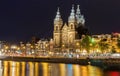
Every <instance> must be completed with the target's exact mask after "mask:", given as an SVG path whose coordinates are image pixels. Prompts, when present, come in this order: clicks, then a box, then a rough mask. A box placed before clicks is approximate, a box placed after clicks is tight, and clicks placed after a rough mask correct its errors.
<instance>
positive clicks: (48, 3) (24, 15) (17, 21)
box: [0, 0, 120, 42]
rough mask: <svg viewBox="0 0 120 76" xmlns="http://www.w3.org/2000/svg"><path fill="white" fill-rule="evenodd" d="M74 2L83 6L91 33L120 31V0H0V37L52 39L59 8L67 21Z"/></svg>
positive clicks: (82, 10) (5, 38)
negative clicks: (54, 20)
mask: <svg viewBox="0 0 120 76" xmlns="http://www.w3.org/2000/svg"><path fill="white" fill-rule="evenodd" d="M72 4H74V5H77V4H79V5H80V8H81V12H82V14H84V16H85V20H86V26H87V27H88V28H89V30H90V32H92V34H102V33H112V32H120V0H0V26H1V27H0V40H5V41H9V42H17V41H18V42H19V41H26V40H30V38H31V37H32V36H36V37H39V38H51V37H52V32H53V19H54V18H55V15H56V10H57V7H60V12H61V16H62V18H63V20H64V22H67V19H68V16H69V15H70V10H71V7H72ZM75 7H76V6H75Z"/></svg>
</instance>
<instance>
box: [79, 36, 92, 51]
mask: <svg viewBox="0 0 120 76" xmlns="http://www.w3.org/2000/svg"><path fill="white" fill-rule="evenodd" d="M90 43H91V37H90V36H88V35H86V36H85V37H84V38H83V39H82V41H81V46H82V48H84V49H85V50H86V51H87V52H88V53H89V52H90Z"/></svg>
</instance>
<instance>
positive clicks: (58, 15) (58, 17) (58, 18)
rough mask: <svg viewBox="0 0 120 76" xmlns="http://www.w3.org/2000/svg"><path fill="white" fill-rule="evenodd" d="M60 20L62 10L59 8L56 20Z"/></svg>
mask: <svg viewBox="0 0 120 76" xmlns="http://www.w3.org/2000/svg"><path fill="white" fill-rule="evenodd" d="M60 19H61V15H60V9H59V7H58V9H57V14H56V17H55V20H60Z"/></svg>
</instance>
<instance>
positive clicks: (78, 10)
mask: <svg viewBox="0 0 120 76" xmlns="http://www.w3.org/2000/svg"><path fill="white" fill-rule="evenodd" d="M80 14H81V13H80V5H77V11H76V15H80Z"/></svg>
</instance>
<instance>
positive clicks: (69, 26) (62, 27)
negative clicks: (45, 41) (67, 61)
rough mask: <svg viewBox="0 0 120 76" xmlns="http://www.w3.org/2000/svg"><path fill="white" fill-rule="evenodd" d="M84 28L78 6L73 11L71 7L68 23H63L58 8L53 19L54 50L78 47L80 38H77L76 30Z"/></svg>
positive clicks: (83, 20) (83, 21)
mask: <svg viewBox="0 0 120 76" xmlns="http://www.w3.org/2000/svg"><path fill="white" fill-rule="evenodd" d="M81 26H83V27H84V26H85V19H84V16H83V15H82V14H81V12H80V8H79V5H77V8H76V10H75V8H74V6H72V9H71V12H70V16H69V17H68V22H66V23H63V19H62V18H61V14H60V10H59V8H58V10H57V13H56V16H55V19H54V31H53V41H54V48H55V49H61V48H62V49H71V50H72V49H74V48H75V47H77V45H79V41H80V38H79V37H78V36H79V35H78V31H77V30H76V29H77V28H79V27H81Z"/></svg>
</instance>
